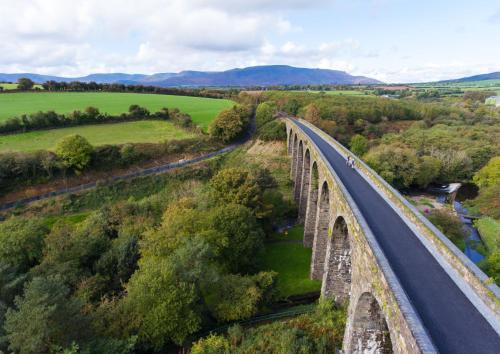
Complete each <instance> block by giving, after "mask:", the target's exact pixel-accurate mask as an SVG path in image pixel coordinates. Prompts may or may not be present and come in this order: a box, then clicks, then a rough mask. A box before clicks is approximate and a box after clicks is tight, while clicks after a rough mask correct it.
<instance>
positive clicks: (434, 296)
mask: <svg viewBox="0 0 500 354" xmlns="http://www.w3.org/2000/svg"><path fill="white" fill-rule="evenodd" d="M295 122H296V124H297V125H299V126H300V127H301V128H302V130H303V131H304V132H305V133H306V134H307V135H308V136H309V138H310V139H312V141H314V143H315V144H316V145H317V146H318V148H319V149H320V150H321V151H322V153H323V154H324V156H325V157H326V159H327V160H328V162H329V163H330V164H331V166H332V167H333V169H334V170H335V172H336V173H337V175H338V176H339V178H340V180H341V181H342V183H343V184H344V186H345V187H346V189H347V190H348V191H349V193H350V194H351V196H352V198H353V200H354V202H355V203H356V205H357V207H358V208H359V210H360V211H361V213H362V215H363V217H364V218H365V220H366V222H367V224H368V226H369V227H370V229H371V231H372V232H373V235H374V236H375V238H376V240H377V242H378V243H379V244H380V247H381V248H382V251H383V252H384V255H385V257H386V258H387V259H388V261H389V264H390V266H391V268H392V270H393V271H394V273H395V274H396V276H397V277H398V280H399V282H400V283H401V285H402V287H403V289H404V291H405V293H406V295H407V296H408V298H409V299H410V302H411V303H412V305H413V307H414V308H415V310H416V312H417V313H418V315H419V316H420V318H421V319H422V322H423V325H424V327H425V328H426V330H427V332H428V333H429V335H430V337H431V339H432V341H433V342H434V344H435V346H436V347H437V349H438V350H439V352H440V353H450V354H461V353H464V354H479V353H492V354H493V353H495V354H498V353H500V337H499V336H498V334H497V333H496V331H495V330H494V329H493V328H492V327H491V325H490V324H489V323H488V322H487V321H486V320H485V319H484V317H483V316H482V315H481V314H480V313H479V312H478V310H477V309H476V308H475V307H474V305H473V304H472V303H471V302H470V301H469V300H468V299H467V297H466V296H465V295H464V293H463V292H462V291H461V290H460V289H459V288H458V286H457V285H456V284H455V283H454V282H453V280H452V279H451V278H450V277H449V276H448V274H447V273H446V271H445V270H444V269H443V268H442V267H441V266H440V265H439V263H438V262H437V261H436V259H435V258H434V257H433V256H432V255H431V254H430V252H429V251H428V250H427V248H426V247H425V246H424V245H423V244H422V243H421V242H420V240H419V239H418V238H417V236H416V235H415V234H414V233H413V231H411V229H410V228H409V227H408V226H407V225H406V224H405V222H404V221H403V220H402V219H401V217H400V216H399V215H398V214H397V213H396V212H395V211H394V210H393V209H392V208H391V206H390V205H389V204H388V203H387V202H386V201H385V200H384V199H383V197H382V196H381V195H380V194H378V193H377V191H376V190H375V189H373V187H372V186H371V185H370V184H369V183H368V182H367V181H366V180H365V179H363V177H361V176H360V175H359V173H358V171H357V170H355V169H354V170H353V169H351V168H350V167H348V166H347V165H346V163H345V159H344V158H343V157H342V156H341V155H340V154H339V153H338V152H337V151H336V150H335V149H334V148H333V147H332V146H331V145H330V144H329V143H328V142H326V141H325V140H324V139H323V138H321V137H320V136H319V135H318V134H316V133H315V132H314V131H312V130H311V129H310V128H308V127H307V126H305V125H303V124H301V123H300V122H297V121H295Z"/></svg>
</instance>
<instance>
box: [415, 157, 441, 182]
mask: <svg viewBox="0 0 500 354" xmlns="http://www.w3.org/2000/svg"><path fill="white" fill-rule="evenodd" d="M440 170H441V162H440V161H439V160H438V159H436V158H435V157H432V156H422V157H421V158H420V164H419V168H418V173H417V174H416V176H415V183H416V184H417V185H418V186H419V187H421V188H425V187H427V186H428V185H429V183H431V182H433V181H434V180H435V179H436V178H437V177H438V176H439V171H440Z"/></svg>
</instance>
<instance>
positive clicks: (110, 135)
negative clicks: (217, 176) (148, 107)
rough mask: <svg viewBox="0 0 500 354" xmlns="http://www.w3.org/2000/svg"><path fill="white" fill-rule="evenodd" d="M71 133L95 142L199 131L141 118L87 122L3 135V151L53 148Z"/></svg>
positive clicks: (152, 138) (152, 139)
mask: <svg viewBox="0 0 500 354" xmlns="http://www.w3.org/2000/svg"><path fill="white" fill-rule="evenodd" d="M70 134H80V135H82V136H84V137H85V138H87V139H88V141H89V142H90V143H91V144H92V145H94V146H97V145H105V144H122V143H139V142H158V141H163V140H171V139H185V138H192V137H194V136H195V134H191V133H188V132H187V131H185V130H183V129H180V128H177V127H176V126H174V125H173V124H172V123H170V122H163V121H154V120H152V121H150V120H147V121H137V122H126V123H114V124H96V125H84V126H77V127H70V128H61V129H50V130H40V131H33V132H29V133H22V134H13V135H0V152H5V151H35V150H51V149H53V148H54V146H55V144H56V142H57V141H58V140H59V139H61V138H62V137H64V136H66V135H70Z"/></svg>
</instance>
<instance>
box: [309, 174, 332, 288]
mask: <svg viewBox="0 0 500 354" xmlns="http://www.w3.org/2000/svg"><path fill="white" fill-rule="evenodd" d="M329 194H330V192H329V188H328V183H326V182H323V185H322V186H321V192H320V198H319V202H318V209H317V212H316V214H317V217H316V227H315V231H314V240H313V249H312V258H311V279H320V280H321V279H323V273H324V270H325V257H326V248H327V244H328V233H329V228H330V195H329Z"/></svg>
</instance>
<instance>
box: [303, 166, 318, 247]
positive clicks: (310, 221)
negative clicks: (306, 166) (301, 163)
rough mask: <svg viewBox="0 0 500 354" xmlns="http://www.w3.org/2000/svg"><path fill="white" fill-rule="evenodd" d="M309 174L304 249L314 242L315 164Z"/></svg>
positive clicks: (316, 172) (316, 178)
mask: <svg viewBox="0 0 500 354" xmlns="http://www.w3.org/2000/svg"><path fill="white" fill-rule="evenodd" d="M311 166H312V167H311V169H310V170H311V172H310V174H309V192H308V195H307V201H306V207H305V209H306V210H305V220H304V247H312V246H313V242H314V233H315V230H316V213H317V211H318V190H319V174H318V165H317V164H316V162H312V164H311Z"/></svg>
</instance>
